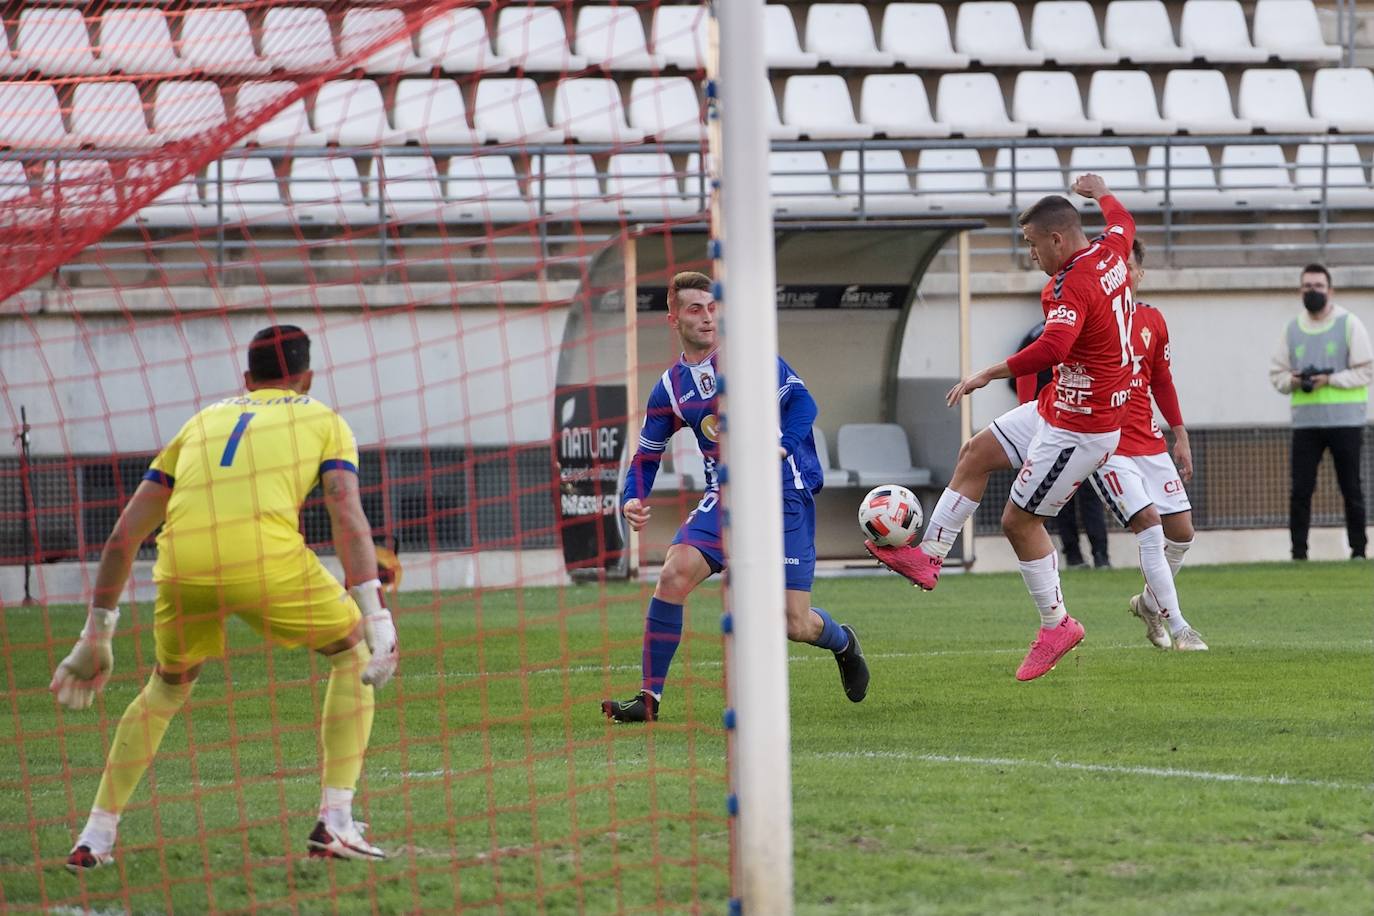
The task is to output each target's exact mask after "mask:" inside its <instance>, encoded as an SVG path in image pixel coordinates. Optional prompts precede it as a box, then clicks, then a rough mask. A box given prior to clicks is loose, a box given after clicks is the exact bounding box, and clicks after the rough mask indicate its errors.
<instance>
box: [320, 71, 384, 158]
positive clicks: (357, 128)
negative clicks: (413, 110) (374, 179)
mask: <svg viewBox="0 0 1374 916" xmlns="http://www.w3.org/2000/svg"><path fill="white" fill-rule="evenodd" d="M315 123H316V124H317V125H319V128H320V130H321V131H323V132H324V137H325V140H326V142H329V143H337V144H339V145H340V146H371V145H373V144H375V143H405V141H406V136H405V134H404V133H403V132H401V131H397V130H393V129H392V127H391V125H390V124H388V123H387V119H386V104H385V103H384V102H383V101H382V90H381V89H380V88H378V86H377V84H376V83H374V82H373V81H372V80H331V81H330V82H327V83H325V84H324V85H323V86H321V87H320V92H319V95H317V96H316V97H315Z"/></svg>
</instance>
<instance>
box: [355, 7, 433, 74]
mask: <svg viewBox="0 0 1374 916" xmlns="http://www.w3.org/2000/svg"><path fill="white" fill-rule="evenodd" d="M388 35H395V36H397V39H396V40H395V41H393V42H391V43H389V44H387V45H386V46H385V47H383V48H382V49H381V50H379V51H377V52H376V53H374V54H373V55H372V56H371V57H369V58H367V60H365V61H363V65H362V66H363V71H364V72H365V73H425V72H427V71H428V70H429V69H430V66H431V65H430V64H429V63H428V62H427V61H425V60H423V59H422V58H420V57H417V56H416V54H415V48H414V46H413V45H412V44H411V41H412V34H411V32H410V30H409V29H408V28H406V17H405V13H403V12H401V11H400V10H394V9H393V10H372V9H367V8H366V7H360V6H355V7H351V8H349V10H348V11H347V12H345V13H344V17H343V25H342V27H341V28H340V30H339V50H340V51H341V52H342V53H343V55H344V56H345V57H352V56H353V55H354V54H357V53H358V52H359V51H362V50H363V49H364V48H369V47H371V46H373V45H375V44H376V43H377V42H378V41H380V40H382V39H383V38H384V37H386V36H388Z"/></svg>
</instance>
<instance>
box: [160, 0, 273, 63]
mask: <svg viewBox="0 0 1374 916" xmlns="http://www.w3.org/2000/svg"><path fill="white" fill-rule="evenodd" d="M181 61H182V63H183V64H185V65H186V69H188V70H194V71H200V72H202V73H204V74H206V75H207V76H221V75H223V76H231V75H232V76H259V75H263V74H267V73H270V72H271V70H272V65H271V64H270V63H268V62H267V61H265V60H263V59H262V58H261V57H259V56H258V52H257V51H255V50H254V49H253V33H252V30H251V29H250V28H249V26H248V17H247V15H245V14H244V12H243V10H239V9H208V10H202V9H196V8H194V7H192V8H191V9H188V10H187V11H186V15H185V17H184V18H183V19H182V22H181Z"/></svg>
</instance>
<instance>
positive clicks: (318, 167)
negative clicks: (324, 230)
mask: <svg viewBox="0 0 1374 916" xmlns="http://www.w3.org/2000/svg"><path fill="white" fill-rule="evenodd" d="M290 188H291V191H290V193H291V215H292V216H293V217H294V218H295V219H296V220H297V221H298V222H302V223H320V224H322V225H334V226H338V225H344V226H357V225H361V224H366V223H369V222H376V220H377V216H378V214H377V205H376V204H375V203H372V202H371V201H369V200H368V199H367V196H366V195H365V194H364V192H363V181H362V178H361V177H360V176H359V175H358V165H357V163H355V162H354V161H353V159H352V158H351V157H349V156H333V157H329V158H325V157H317V156H297V157H296V158H295V159H293V160H292V161H291V175H290Z"/></svg>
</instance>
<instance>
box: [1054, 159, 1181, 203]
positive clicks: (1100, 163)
mask: <svg viewBox="0 0 1374 916" xmlns="http://www.w3.org/2000/svg"><path fill="white" fill-rule="evenodd" d="M1084 172H1095V173H1096V174H1098V175H1101V176H1102V180H1103V181H1105V182H1107V187H1109V188H1111V189H1112V194H1113V195H1115V196H1116V198H1117V199H1118V200H1120V201H1121V202H1122V203H1123V204H1124V205H1125V206H1126V208H1127V209H1129V210H1132V211H1135V210H1158V209H1159V206H1160V203H1161V202H1162V200H1163V197H1162V195H1160V194H1158V193H1147V192H1146V191H1145V190H1144V188H1143V187H1142V186H1141V184H1140V170H1139V169H1138V168H1137V166H1136V161H1135V153H1134V152H1132V150H1131V148H1130V147H1129V146H1077V147H1074V149H1073V150H1072V151H1071V152H1070V153H1069V177H1070V178H1072V177H1074V176H1076V175H1082V174H1083V173H1084ZM1068 197H1069V200H1071V201H1073V202H1074V203H1075V204H1077V205H1078V206H1079V207H1080V208H1086V207H1088V206H1090V205H1091V204H1092V202H1091V201H1089V200H1088V199H1087V198H1086V197H1079V196H1078V195H1076V194H1070V195H1068Z"/></svg>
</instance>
